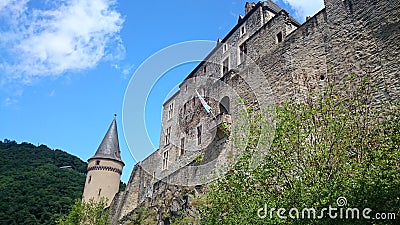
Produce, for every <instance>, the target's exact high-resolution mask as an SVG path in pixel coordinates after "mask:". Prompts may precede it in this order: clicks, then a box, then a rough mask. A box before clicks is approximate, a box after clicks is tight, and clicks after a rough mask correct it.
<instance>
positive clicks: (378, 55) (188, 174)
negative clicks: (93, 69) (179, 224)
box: [111, 0, 400, 224]
mask: <svg viewBox="0 0 400 225" xmlns="http://www.w3.org/2000/svg"><path fill="white" fill-rule="evenodd" d="M245 12H246V14H245V16H243V17H242V16H241V17H239V19H238V24H237V25H236V26H235V27H234V28H233V29H232V30H231V32H230V33H228V35H227V36H226V37H225V38H224V39H223V40H220V41H219V42H218V44H217V46H216V47H215V49H214V50H213V51H212V52H211V53H210V54H209V55H208V56H207V57H206V58H205V59H204V61H203V62H201V63H200V64H199V65H198V66H197V67H196V68H195V69H194V70H193V71H192V72H191V73H190V74H189V75H188V76H187V78H186V79H185V80H184V81H183V82H182V83H181V84H180V86H179V87H180V90H179V91H178V92H177V93H176V94H175V95H173V96H172V97H171V98H170V99H169V100H167V101H166V102H165V103H164V105H163V117H162V132H161V135H160V146H159V149H158V150H157V151H155V152H154V153H153V154H151V155H150V156H149V157H147V158H146V159H145V160H143V161H142V162H139V163H138V164H137V165H136V166H135V168H134V169H133V171H132V174H131V177H130V180H129V182H128V185H127V188H126V190H125V191H124V192H120V193H118V194H117V195H116V196H115V198H114V200H113V202H112V205H111V210H112V221H113V224H119V223H123V221H125V220H126V218H127V216H129V215H131V214H132V213H133V212H134V211H135V209H136V208H137V207H138V206H140V205H145V206H146V207H149V208H153V209H154V210H155V211H158V218H159V222H160V223H159V224H164V223H165V224H168V222H167V221H163V220H162V218H163V216H162V214H163V213H166V211H165V208H167V209H169V211H170V212H175V211H176V210H178V209H183V208H185V207H187V205H188V202H190V198H189V197H188V196H191V194H193V193H195V192H197V191H200V190H201V187H202V186H201V184H203V183H204V180H206V181H210V180H212V175H211V172H210V171H212V170H213V169H216V168H221V167H223V166H226V165H227V164H229V163H231V161H230V159H229V157H228V155H230V154H232V152H235V149H232V137H231V136H230V135H229V129H230V128H232V127H233V126H234V125H235V121H237V118H238V114H239V110H240V105H239V104H238V99H244V100H246V102H247V104H249V105H251V106H253V107H255V108H257V107H259V106H260V105H268V104H279V103H281V102H285V101H289V102H301V101H305V100H306V99H307V97H308V93H309V92H310V91H316V92H318V90H320V88H321V87H323V86H324V84H325V83H326V82H327V81H333V82H334V83H335V84H337V85H344V84H345V83H346V78H347V77H348V76H349V75H351V74H359V75H363V76H368V77H369V78H370V79H371V81H372V82H373V83H374V84H375V85H376V87H377V89H376V90H375V92H374V99H375V101H377V102H379V101H380V100H382V99H392V98H398V97H399V94H400V73H399V71H400V63H399V62H400V54H399V53H400V23H399V21H400V16H399V15H400V0H390V1H389V0H367V1H366V0H325V8H324V9H322V10H321V11H320V12H318V13H317V14H315V15H314V16H313V17H310V18H309V19H307V21H306V22H305V23H303V24H299V23H298V22H297V21H295V20H294V19H293V18H292V17H291V16H290V15H289V14H288V13H287V12H286V11H285V10H283V9H281V8H280V7H279V6H277V5H276V4H275V3H273V2H272V1H270V0H267V1H265V2H259V3H247V4H246V6H245ZM196 90H197V91H198V92H199V93H200V95H202V96H203V97H204V99H205V100H206V101H207V102H208V103H209V104H210V106H211V107H212V109H213V112H214V114H215V118H213V116H210V115H208V114H207V113H206V112H205V110H204V109H203V107H202V105H201V104H200V102H199V100H198V99H197V98H196ZM227 125H228V126H227ZM227 127H228V128H227ZM227 129H228V131H227ZM233 154H234V153H233ZM167 192H171V193H172V196H175V197H173V198H172V200H171V201H172V203H171V204H170V205H168V204H166V203H165V201H166V197H165V196H166V195H165V193H167ZM163 193H164V194H163ZM185 196H186V197H185ZM160 201H164V203H163V204H160ZM174 201H175V203H173V202H174ZM160 207H162V208H164V209H163V210H161V209H160ZM168 207H169V208H168Z"/></svg>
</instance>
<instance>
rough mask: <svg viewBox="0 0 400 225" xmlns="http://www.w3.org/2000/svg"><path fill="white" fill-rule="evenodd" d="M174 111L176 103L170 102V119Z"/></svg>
mask: <svg viewBox="0 0 400 225" xmlns="http://www.w3.org/2000/svg"><path fill="white" fill-rule="evenodd" d="M173 113H174V103H171V104H169V106H168V119H171V118H172V116H173Z"/></svg>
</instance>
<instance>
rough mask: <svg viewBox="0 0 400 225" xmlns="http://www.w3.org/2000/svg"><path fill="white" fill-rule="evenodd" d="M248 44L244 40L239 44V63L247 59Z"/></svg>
mask: <svg viewBox="0 0 400 225" xmlns="http://www.w3.org/2000/svg"><path fill="white" fill-rule="evenodd" d="M246 55H247V44H246V42H244V43H243V44H241V45H240V46H239V65H240V64H242V63H244V62H245V61H246Z"/></svg>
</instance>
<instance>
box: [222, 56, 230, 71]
mask: <svg viewBox="0 0 400 225" xmlns="http://www.w3.org/2000/svg"><path fill="white" fill-rule="evenodd" d="M228 71H229V57H228V58H226V59H225V60H224V61H223V62H222V75H225V74H226V73H227V72H228Z"/></svg>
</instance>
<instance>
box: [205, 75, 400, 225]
mask: <svg viewBox="0 0 400 225" xmlns="http://www.w3.org/2000/svg"><path fill="white" fill-rule="evenodd" d="M347 83H348V85H347V86H345V87H344V88H343V89H340V90H338V89H335V87H334V85H331V84H328V85H327V88H326V90H324V92H323V95H321V96H312V94H311V97H310V99H308V101H307V102H306V103H298V104H287V103H285V104H282V105H279V106H278V107H277V108H276V111H275V115H276V120H275V122H276V123H275V129H274V134H273V135H274V138H273V141H272V143H268V142H267V141H266V140H269V139H268V138H262V136H263V135H264V133H266V134H265V135H264V136H267V137H268V135H270V134H271V130H270V129H268V128H270V127H274V126H272V124H271V121H270V120H268V118H263V116H262V115H261V113H260V112H259V111H253V110H252V109H248V110H247V112H246V114H244V115H246V121H247V122H248V123H247V125H248V126H244V127H247V128H246V129H248V130H246V131H243V130H241V131H240V133H247V134H249V138H248V139H246V143H241V142H238V143H236V146H239V147H242V146H246V147H245V148H244V151H243V152H242V154H241V156H240V158H239V159H238V160H237V163H235V164H234V165H233V166H232V168H231V169H230V170H229V171H228V173H227V174H226V175H225V176H223V177H222V178H220V179H218V180H216V181H215V182H214V183H213V184H211V185H210V191H209V192H208V193H207V194H206V196H205V197H206V204H205V205H204V206H203V207H201V218H202V224H252V225H256V224H398V220H399V218H400V209H399V205H400V189H399V187H400V173H399V168H400V161H399V158H400V125H399V124H400V105H399V104H398V103H396V102H392V101H387V102H380V103H379V104H374V102H373V101H372V99H373V98H372V93H373V90H374V87H373V86H372V85H370V84H369V82H368V80H367V79H365V77H357V76H352V77H350V78H349V79H348V82H347ZM235 132H238V131H235V130H234V131H233V135H235ZM239 136H240V134H239ZM241 140H243V139H241ZM269 144H271V145H269ZM263 148H265V149H267V148H268V153H267V154H266V155H265V157H264V159H263V160H262V161H261V164H260V165H259V166H257V167H254V166H253V164H252V161H253V159H254V155H255V154H256V153H257V150H260V149H263ZM265 149H264V150H265ZM339 197H345V198H346V199H347V203H346V205H344V206H343V205H342V204H343V203H341V202H338V201H337V200H338V198H339ZM265 206H267V211H266V214H265V213H264V211H262V212H263V213H264V214H265V218H259V217H258V212H260V211H259V210H260V209H262V208H265ZM329 206H332V207H336V208H340V207H341V206H343V207H344V208H345V209H346V208H359V209H364V208H371V209H372V213H371V214H370V215H371V217H373V216H374V213H376V212H386V213H394V214H396V215H395V216H396V218H397V219H393V220H376V219H373V218H370V219H363V218H362V217H361V216H360V219H353V220H351V219H345V217H342V218H341V219H340V217H338V218H336V219H332V218H330V217H328V215H327V213H325V215H324V217H323V218H321V219H318V218H315V219H313V218H312V217H313V215H312V212H311V213H310V215H311V218H310V219H308V218H307V217H308V215H307V212H306V215H305V216H304V217H306V218H305V219H302V215H301V210H302V209H303V208H314V209H316V216H321V212H320V211H319V210H322V209H323V208H329ZM272 208H274V209H275V211H272V214H270V212H271V209H272ZM278 208H284V209H286V210H287V211H286V214H285V215H284V216H287V218H280V217H279V216H278V215H277V209H278ZM291 208H297V209H299V210H300V215H298V218H300V219H298V218H294V219H292V218H290V217H289V216H288V211H289V210H290V209H291ZM294 212H295V211H294ZM270 215H272V217H271V216H270ZM294 215H295V217H296V214H294ZM262 216H264V215H262Z"/></svg>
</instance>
